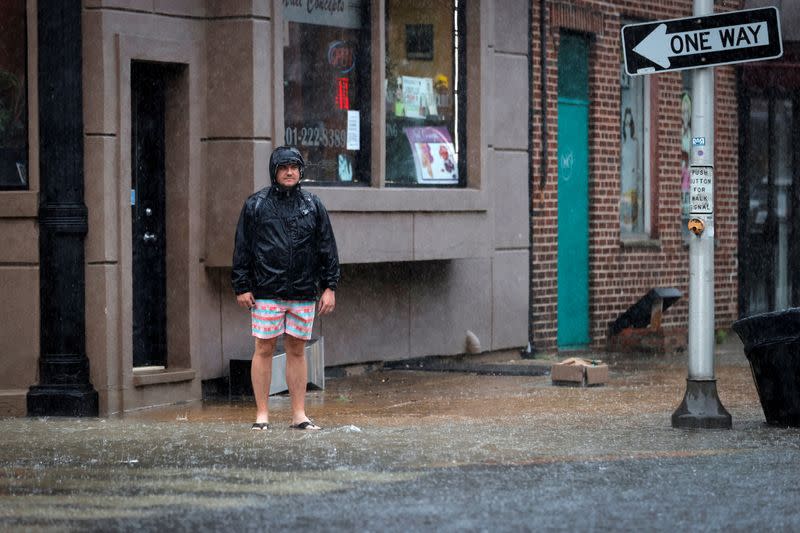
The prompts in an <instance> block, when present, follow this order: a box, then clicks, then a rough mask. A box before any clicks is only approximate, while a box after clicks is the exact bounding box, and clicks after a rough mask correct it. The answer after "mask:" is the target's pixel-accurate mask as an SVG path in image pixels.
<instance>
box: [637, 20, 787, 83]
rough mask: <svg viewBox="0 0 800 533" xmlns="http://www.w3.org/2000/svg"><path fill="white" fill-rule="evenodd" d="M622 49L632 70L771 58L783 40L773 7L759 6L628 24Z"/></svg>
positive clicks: (641, 71) (642, 71)
mask: <svg viewBox="0 0 800 533" xmlns="http://www.w3.org/2000/svg"><path fill="white" fill-rule="evenodd" d="M622 50H623V54H624V56H625V70H626V71H627V73H628V74H630V75H635V74H652V73H654V72H663V71H665V70H684V69H689V68H699V67H710V66H714V65H726V64H730V63H743V62H745V61H759V60H762V59H772V58H775V57H780V56H781V55H783V42H782V41H781V29H780V23H779V18H778V10H777V9H776V8H774V7H765V8H760V9H747V10H744V11H731V12H728V13H720V14H718V15H706V16H700V17H691V18H684V19H672V20H661V21H656V22H646V23H642V24H629V25H627V26H623V28H622Z"/></svg>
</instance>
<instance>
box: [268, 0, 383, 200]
mask: <svg viewBox="0 0 800 533" xmlns="http://www.w3.org/2000/svg"><path fill="white" fill-rule="evenodd" d="M368 4H369V2H368V1H367V0H348V1H347V2H316V3H315V2H295V1H287V2H284V10H283V15H284V21H285V26H284V49H283V64H284V72H283V75H284V77H283V79H284V125H285V128H286V130H285V133H284V135H285V137H284V139H285V142H286V144H291V145H295V146H297V147H298V148H299V149H300V151H301V152H302V153H303V155H304V157H305V158H306V163H307V164H306V169H305V181H307V182H310V183H312V184H338V185H346V184H368V183H369V158H370V146H369V141H370V91H369V88H370V70H369V66H370V46H369V39H370V35H369V12H368Z"/></svg>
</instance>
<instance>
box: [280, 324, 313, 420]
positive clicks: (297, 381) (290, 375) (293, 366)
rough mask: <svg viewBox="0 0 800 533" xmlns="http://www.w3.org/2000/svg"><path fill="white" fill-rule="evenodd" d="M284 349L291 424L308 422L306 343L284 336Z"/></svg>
mask: <svg viewBox="0 0 800 533" xmlns="http://www.w3.org/2000/svg"><path fill="white" fill-rule="evenodd" d="M283 342H284V345H285V347H286V385H287V386H288V387H289V399H290V401H291V404H292V424H293V425H297V424H300V423H302V422H305V421H307V420H308V417H307V416H306V385H307V384H308V364H307V363H306V341H305V340H303V339H298V338H297V337H292V336H291V335H288V334H287V335H285V336H284V338H283Z"/></svg>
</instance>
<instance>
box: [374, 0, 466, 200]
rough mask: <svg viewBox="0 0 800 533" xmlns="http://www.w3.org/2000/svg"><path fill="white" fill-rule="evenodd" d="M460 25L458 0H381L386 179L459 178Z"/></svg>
mask: <svg viewBox="0 0 800 533" xmlns="http://www.w3.org/2000/svg"><path fill="white" fill-rule="evenodd" d="M460 27H463V21H462V18H461V16H460V10H459V8H458V2H453V1H449V2H448V1H443V2H430V1H429V0H386V65H385V71H386V85H385V86H386V93H385V98H386V183H387V185H397V186H425V185H432V186H439V187H440V186H448V185H449V186H453V185H456V186H457V185H461V184H464V183H465V179H464V178H465V176H464V171H463V165H460V164H459V163H460V161H461V159H460V158H459V151H460V149H462V148H463V147H464V146H465V143H464V141H465V139H464V133H463V132H464V128H463V125H464V118H463V116H462V111H463V103H461V102H460V101H459V96H460V94H461V92H463V91H460V89H462V87H460V85H462V84H463V82H462V80H461V79H460V76H459V72H460V71H463V64H459V63H460V62H461V60H462V57H463V46H460V43H459V41H460V38H459V37H460V34H459V28H460ZM460 104H461V105H460Z"/></svg>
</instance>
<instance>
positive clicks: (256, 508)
mask: <svg viewBox="0 0 800 533" xmlns="http://www.w3.org/2000/svg"><path fill="white" fill-rule="evenodd" d="M610 363H611V379H610V382H609V383H608V384H607V385H606V386H602V387H592V388H569V387H567V388H565V387H554V386H552V385H551V383H550V378H549V376H504V375H478V374H474V373H455V372H450V373H442V372H422V371H409V370H384V371H377V372H371V373H366V374H363V375H360V376H350V377H343V378H335V379H329V380H328V382H327V388H326V390H325V391H314V392H309V400H308V406H307V407H308V411H309V413H310V414H311V415H312V416H313V417H314V419H315V421H316V422H317V423H319V424H320V425H322V426H323V427H324V428H325V430H324V431H322V432H318V433H317V432H302V431H296V430H290V429H289V428H288V424H289V404H288V398H287V397H283V396H279V397H273V398H272V400H271V419H272V420H271V421H272V423H273V427H274V429H272V430H270V431H265V432H252V431H251V430H250V429H249V427H250V423H251V421H252V420H251V418H252V415H253V407H252V405H251V404H250V403H247V402H244V403H228V402H219V403H209V402H206V403H203V404H187V405H181V406H172V407H169V408H161V409H153V410H147V411H141V412H137V413H133V414H129V415H126V416H124V417H121V418H109V419H56V418H50V419H4V420H0V433H1V434H2V441H3V445H2V451H0V457H1V458H2V467H0V526H2V528H3V529H4V530H10V531H15V530H19V531H23V530H30V531H48V530H59V531H62V530H82V531H85V530H98V531H99V530H109V529H117V530H134V529H136V530H137V531H139V530H145V531H156V530H163V529H165V528H167V527H169V528H170V529H174V530H178V531H181V530H186V531H189V530H193V531H196V530H220V529H227V528H231V529H232V530H253V531H256V530H259V531H263V530H268V529H269V530H271V529H274V528H278V529H280V528H286V529H288V528H302V529H306V530H322V531H324V530H353V529H359V530H365V531H378V530H381V531H386V530H389V531H400V530H403V531H405V530H409V529H413V530H438V531H448V530H451V531H455V530H465V529H466V530H483V529H488V528H491V529H493V530H501V531H502V530H521V529H522V530H524V529H575V528H581V529H588V530H592V529H601V530H605V529H640V528H643V527H645V528H647V529H661V530H666V529H674V528H675V527H683V528H694V527H696V528H701V529H724V528H726V527H728V526H731V527H733V528H734V529H750V528H754V527H759V528H764V527H766V528H767V529H797V528H798V527H800V509H797V506H796V502H797V501H800V491H799V490H798V488H797V485H796V479H797V475H798V474H800V467H798V466H797V465H799V464H800V431H798V430H797V429H781V428H774V427H769V426H766V425H765V423H764V418H763V414H762V412H761V408H760V405H759V402H758V397H757V394H756V391H755V387H754V385H753V381H752V378H751V376H750V369H749V367H748V366H747V363H746V360H745V358H744V356H743V355H741V352H739V353H736V351H735V350H734V351H732V352H731V353H728V354H722V355H720V357H719V359H718V364H717V368H718V371H717V378H718V388H719V391H720V398H721V400H722V403H723V405H724V406H725V407H726V408H727V409H728V411H730V413H731V414H732V415H733V429H732V430H730V431H708V430H707V431H685V430H675V429H672V427H671V425H670V416H671V414H672V412H673V411H674V410H675V408H676V407H677V405H678V404H679V403H680V400H681V398H682V395H683V393H684V391H685V377H686V369H685V362H684V361H683V359H682V358H680V357H675V358H671V359H668V360H663V359H659V358H652V359H646V360H639V361H631V360H627V361H611V362H610Z"/></svg>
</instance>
